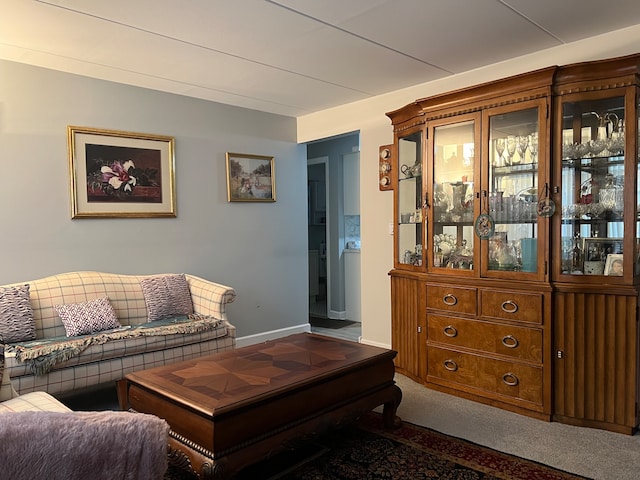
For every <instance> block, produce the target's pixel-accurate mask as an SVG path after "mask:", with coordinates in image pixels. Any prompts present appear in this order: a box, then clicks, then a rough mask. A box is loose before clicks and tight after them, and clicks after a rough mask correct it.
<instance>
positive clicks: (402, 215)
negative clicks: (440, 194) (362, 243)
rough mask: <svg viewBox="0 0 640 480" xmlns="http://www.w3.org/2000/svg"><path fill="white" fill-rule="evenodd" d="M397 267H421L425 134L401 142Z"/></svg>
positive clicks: (397, 193) (398, 187)
mask: <svg viewBox="0 0 640 480" xmlns="http://www.w3.org/2000/svg"><path fill="white" fill-rule="evenodd" d="M396 172H397V178H398V183H397V189H396V205H397V208H398V211H397V212H396V222H397V228H396V255H397V258H396V265H397V266H405V267H407V266H413V267H420V266H422V244H423V221H422V220H423V219H422V214H423V205H422V204H423V201H424V199H423V195H422V189H423V185H422V131H418V132H415V133H412V134H410V135H407V136H404V137H401V138H399V139H398V165H397V168H396Z"/></svg>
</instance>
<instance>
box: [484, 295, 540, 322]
mask: <svg viewBox="0 0 640 480" xmlns="http://www.w3.org/2000/svg"><path fill="white" fill-rule="evenodd" d="M480 298H481V305H482V307H481V310H482V311H481V315H482V316H483V317H490V318H503V319H506V320H518V321H521V322H529V323H539V324H541V323H542V317H543V315H542V294H541V293H522V292H506V291H499V290H482V291H481V292H480Z"/></svg>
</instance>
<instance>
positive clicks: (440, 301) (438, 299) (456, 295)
mask: <svg viewBox="0 0 640 480" xmlns="http://www.w3.org/2000/svg"><path fill="white" fill-rule="evenodd" d="M427 308H432V309H437V310H445V311H447V312H455V313H469V314H471V315H476V314H477V311H478V308H477V290H476V289H475V288H464V287H452V286H449V285H427Z"/></svg>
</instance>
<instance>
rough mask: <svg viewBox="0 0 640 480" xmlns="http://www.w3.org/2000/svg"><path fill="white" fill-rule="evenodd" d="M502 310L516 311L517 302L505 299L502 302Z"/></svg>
mask: <svg viewBox="0 0 640 480" xmlns="http://www.w3.org/2000/svg"><path fill="white" fill-rule="evenodd" d="M501 307H502V311H503V312H507V313H516V312H517V311H518V304H516V303H515V302H513V301H512V300H507V301H506V302H502V305H501Z"/></svg>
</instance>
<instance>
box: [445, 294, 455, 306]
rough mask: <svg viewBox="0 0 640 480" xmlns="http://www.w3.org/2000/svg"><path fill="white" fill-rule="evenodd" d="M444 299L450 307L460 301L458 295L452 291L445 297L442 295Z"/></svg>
mask: <svg viewBox="0 0 640 480" xmlns="http://www.w3.org/2000/svg"><path fill="white" fill-rule="evenodd" d="M442 301H443V302H444V304H445V305H449V306H450V307H453V306H454V305H455V304H456V303H458V299H457V298H456V296H455V295H452V294H451V293H447V294H446V295H445V296H444V297H442Z"/></svg>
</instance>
